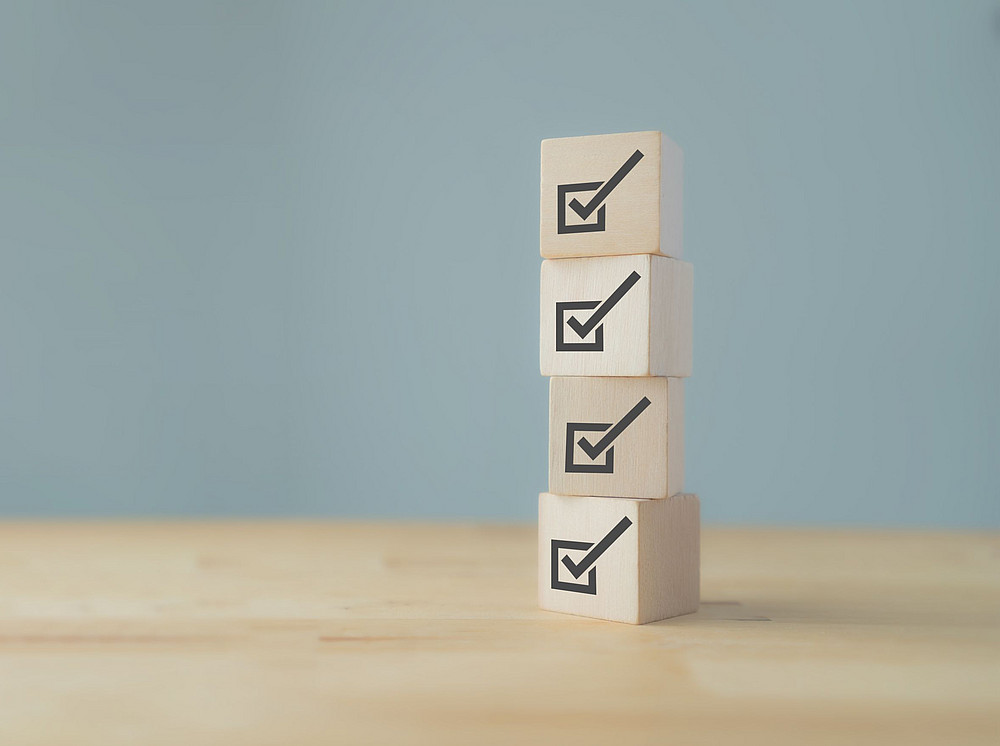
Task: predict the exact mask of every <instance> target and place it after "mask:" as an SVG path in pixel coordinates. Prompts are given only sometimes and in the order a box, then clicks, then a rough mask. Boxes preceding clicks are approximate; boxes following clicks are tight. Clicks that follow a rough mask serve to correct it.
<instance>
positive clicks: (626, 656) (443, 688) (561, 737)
mask: <svg viewBox="0 0 1000 746" xmlns="http://www.w3.org/2000/svg"><path fill="white" fill-rule="evenodd" d="M805 498H806V496H803V499H805ZM512 499H514V498H513V497H512ZM517 499H523V500H525V501H526V502H527V501H529V500H530V501H533V500H534V499H535V495H531V496H527V495H525V496H521V497H520V498H517ZM536 563H537V531H536V527H535V526H534V525H521V526H500V525H496V526H481V525H480V526H473V525H427V524H423V525H418V524H414V525H403V524H392V525H378V524H363V523H354V524H351V523H323V522H319V521H317V522H310V523H304V522H300V523H293V522H270V523H230V522H204V523H160V524H153V523H92V522H90V523H76V524H59V523H48V524H46V523H7V524H0V743H3V744H17V746H38V745H41V744H44V745H45V746H64V745H65V746H91V745H94V746H97V745H99V746H119V745H121V746H134V745H135V744H137V743H141V744H143V746H160V745H161V744H162V745H167V744H169V745H171V746H174V745H176V744H185V746H203V745H206V746H207V745H211V746H219V745H220V744H238V745H239V746H248V745H249V746H258V745H260V746H263V745H264V744H295V745H296V746H312V745H313V744H331V743H333V744H385V743H399V744H462V745H463V746H465V745H466V744H470V743H476V744H510V743H545V744H554V743H574V744H607V743H642V744H646V743H684V744H711V745H712V746H716V745H717V744H720V743H740V744H751V745H753V744H767V745H768V746H773V745H774V744H796V745H799V744H803V743H805V744H838V745H839V744H844V743H851V744H878V745H879V746H882V745H884V744H887V743H906V744H917V745H923V744H942V743H961V744H965V745H969V744H973V745H975V744H991V745H992V744H995V743H996V736H997V732H998V728H1000V535H998V534H996V533H991V534H985V533H934V532H897V531H882V532H876V531H859V532H846V531H801V530H800V531H793V530H783V531H776V530H764V529H740V530H736V529H711V528H709V529H705V530H704V531H703V534H702V603H701V607H700V609H699V611H698V613H696V614H691V615H687V616H682V617H677V618H675V619H670V620H667V621H665V622H656V623H654V624H648V625H644V626H641V627H633V626H630V625H624V624H614V623H610V622H602V621H598V620H593V619H586V618H583V617H575V616H569V615H565V614H554V613H551V612H546V611H542V610H540V609H538V607H537V584H536Z"/></svg>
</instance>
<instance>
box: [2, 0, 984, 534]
mask: <svg viewBox="0 0 1000 746" xmlns="http://www.w3.org/2000/svg"><path fill="white" fill-rule="evenodd" d="M640 129H661V130H663V131H664V132H666V133H667V134H668V135H669V136H670V137H672V138H673V139H674V140H675V141H676V142H678V143H679V144H680V145H681V146H682V147H683V148H684V150H685V154H686V187H685V188H686V194H685V216H686V258H687V259H689V260H690V261H691V262H693V263H694V265H695V278H696V306H695V356H696V357H695V375H694V377H693V378H692V379H690V381H689V384H688V389H687V391H688V400H687V401H688V404H687V419H688V422H687V452H688V462H687V463H688V470H687V474H688V479H687V482H688V487H689V489H691V490H693V491H698V492H699V493H700V494H701V497H702V500H703V506H704V508H703V510H704V515H705V518H706V520H708V521H711V522H730V523H742V522H747V523H780V524H799V523H836V524H875V525H932V524H936V525H945V526H996V525H998V524H1000V468H998V460H1000V459H998V457H1000V437H998V424H997V423H998V421H1000V301H998V295H1000V292H998V291H1000V287H998V281H1000V257H998V253H1000V3H998V2H996V1H991V2H949V3H945V2H936V3H930V2H926V3H925V2H911V1H909V0H907V1H906V2H894V3H889V2H870V1H869V0H864V1H863V2H857V3H826V2H812V3H802V2H788V3H775V2H765V3H752V4H751V3H743V2H731V3H716V2H712V3H697V4H696V3H676V2H651V3H623V2H614V3H609V2H599V3H595V2H584V1H582V0H574V2H569V3H536V2H520V3H518V2H515V3H510V2H503V3H481V4H478V3H477V4H471V3H464V2H455V3H444V4H442V3H410V2H402V3H393V4H386V3H376V2H365V3H360V2H359V3H344V4H338V3H320V4H311V3H310V4H304V3H289V2H282V3H278V2H275V3H243V2H233V3H217V2H215V3H205V2H197V3H178V2H159V3H155V4H147V3H143V4H126V3H120V4H118V3H116V4H103V3H67V4H52V3H22V4H4V5H2V6H0V515H8V516H10V515H45V516H48V515H102V516H103V515H180V514H194V515H204V514H225V515H229V514H248V515H282V514H287V515H343V516H373V517H385V516H398V517H427V518H441V517H456V518H464V517H483V518H500V519H531V518H532V517H533V516H534V514H535V500H536V493H537V492H538V491H539V490H544V489H545V486H546V437H547V436H546V426H547V423H546V407H547V384H546V381H545V380H544V379H543V378H541V376H540V375H539V373H538V365H537V334H538V329H537V313H538V311H537V302H538V300H537V293H538V270H539V263H540V258H539V256H538V246H537V242H538V232H537V231H538V228H537V226H538V203H537V182H538V165H539V164H538V158H539V156H538V148H539V141H540V140H541V139H542V138H544V137H559V136H569V135H579V134H591V133H602V132H620V131H629V130H640Z"/></svg>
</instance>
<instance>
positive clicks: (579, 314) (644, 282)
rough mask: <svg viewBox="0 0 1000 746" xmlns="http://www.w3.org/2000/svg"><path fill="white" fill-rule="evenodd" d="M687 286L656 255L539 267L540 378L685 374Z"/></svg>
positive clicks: (689, 278) (690, 277)
mask: <svg viewBox="0 0 1000 746" xmlns="http://www.w3.org/2000/svg"><path fill="white" fill-rule="evenodd" d="M693 284H694V271H693V269H692V267H691V265H690V264H688V263H687V262H682V261H681V260H679V259H671V258H669V257H664V256H653V255H650V254H633V255H631V256H606V257H596V258H590V259H549V260H546V261H544V262H542V279H541V289H542V294H541V298H542V302H541V321H540V331H541V335H540V337H541V348H540V362H541V369H542V375H543V376H670V377H675V378H679V377H684V376H690V375H691V317H692V288H693Z"/></svg>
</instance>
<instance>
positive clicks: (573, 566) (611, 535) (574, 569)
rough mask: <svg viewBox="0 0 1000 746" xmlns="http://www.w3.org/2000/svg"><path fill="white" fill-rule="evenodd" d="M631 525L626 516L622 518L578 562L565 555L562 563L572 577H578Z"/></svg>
mask: <svg viewBox="0 0 1000 746" xmlns="http://www.w3.org/2000/svg"><path fill="white" fill-rule="evenodd" d="M631 525H632V521H630V520H629V519H628V518H627V517H626V518H622V519H621V520H620V521H618V523H616V524H615V527H614V528H613V529H611V530H610V531H608V534H607V536H605V537H604V538H603V539H601V540H600V541H599V542H597V544H595V545H594V548H593V549H591V550H590V551H589V552H587V554H585V555H584V556H583V558H582V559H581V560H580V561H579V562H573V560H571V559H570V558H569V555H565V556H563V558H562V563H563V564H564V565H566V569H567V570H569V571H570V572H571V573H572V574H573V577H574V578H579V577H580V576H581V575H583V574H584V573H585V572H587V570H588V569H590V566H591V565H592V564H594V563H595V562H597V559H598V558H599V557H600V556H601V555H602V554H604V553H605V552H606V551H608V547H610V546H611V545H612V544H614V543H615V542H616V541H617V540H618V537H619V536H621V535H622V534H624V533H625V531H626V530H627V529H628V527H629V526H631Z"/></svg>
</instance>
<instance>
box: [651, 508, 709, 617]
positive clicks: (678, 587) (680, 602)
mask: <svg viewBox="0 0 1000 746" xmlns="http://www.w3.org/2000/svg"><path fill="white" fill-rule="evenodd" d="M700 513H701V506H700V503H699V501H698V498H697V496H695V495H684V494H681V495H674V496H673V497H671V498H670V499H669V500H648V501H643V502H642V503H640V505H639V522H638V528H639V549H638V557H639V560H638V567H639V580H638V599H639V617H638V620H639V623H640V624H646V623H648V622H655V621H659V620H660V619H668V618H670V617H675V616H679V615H681V614H691V613H694V612H696V611H697V610H698V603H699V599H700V585H701V516H700Z"/></svg>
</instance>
